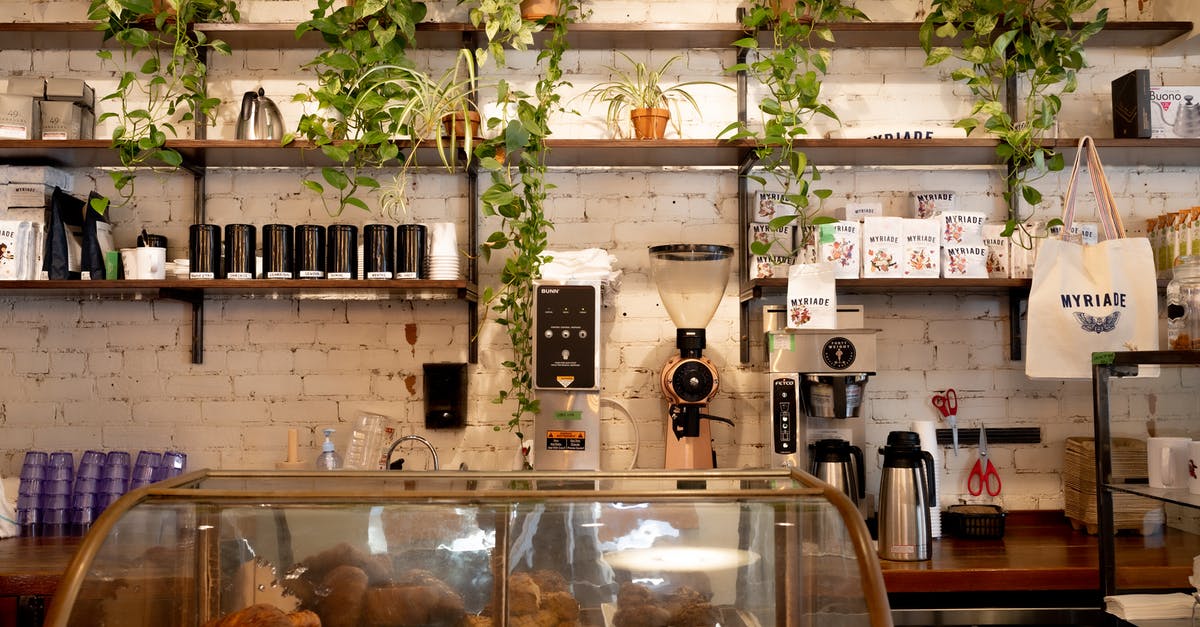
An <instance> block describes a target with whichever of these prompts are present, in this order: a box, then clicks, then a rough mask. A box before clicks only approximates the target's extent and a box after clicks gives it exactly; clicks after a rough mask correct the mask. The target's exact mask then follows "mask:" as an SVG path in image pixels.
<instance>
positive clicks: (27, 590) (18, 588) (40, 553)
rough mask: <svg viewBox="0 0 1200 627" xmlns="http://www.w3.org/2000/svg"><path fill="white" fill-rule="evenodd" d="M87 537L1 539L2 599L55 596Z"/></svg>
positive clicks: (0, 572) (0, 595) (0, 594)
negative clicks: (76, 553) (64, 575)
mask: <svg viewBox="0 0 1200 627" xmlns="http://www.w3.org/2000/svg"><path fill="white" fill-rule="evenodd" d="M82 541H83V538H74V537H64V538H6V539H4V540H0V597H17V596H46V597H48V596H52V595H53V594H54V591H55V590H57V589H58V580H59V578H60V577H62V574H63V573H64V572H66V570H67V565H68V564H70V563H71V558H72V557H73V556H74V555H75V549H76V548H77V547H78V546H79V544H80V543H81V542H82Z"/></svg>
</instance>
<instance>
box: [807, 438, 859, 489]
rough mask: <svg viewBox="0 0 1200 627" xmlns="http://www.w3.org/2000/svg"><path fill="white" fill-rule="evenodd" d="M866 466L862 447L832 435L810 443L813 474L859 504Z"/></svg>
mask: <svg viewBox="0 0 1200 627" xmlns="http://www.w3.org/2000/svg"><path fill="white" fill-rule="evenodd" d="M865 473H866V469H865V468H864V467H863V452H862V449H861V448H858V447H857V446H854V445H853V444H850V443H849V442H847V441H845V440H840V439H837V438H832V439H828V440H818V441H817V442H815V443H814V444H812V474H813V476H815V477H816V478H818V479H820V480H821V481H824V482H825V483H828V484H829V485H831V486H833V487H835V488H837V489H839V490H841V491H842V492H843V493H845V495H846V496H848V497H850V500H851V501H853V502H855V503H858V502H859V501H860V500H861V499H862V498H863V496H865V495H864V491H865V490H866V475H865Z"/></svg>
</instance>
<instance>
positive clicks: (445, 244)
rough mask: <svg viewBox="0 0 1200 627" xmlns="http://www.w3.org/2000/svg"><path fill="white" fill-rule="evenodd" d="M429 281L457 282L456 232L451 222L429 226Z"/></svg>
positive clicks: (435, 223)
mask: <svg viewBox="0 0 1200 627" xmlns="http://www.w3.org/2000/svg"><path fill="white" fill-rule="evenodd" d="M428 278H429V279H431V280H434V281H457V280H458V278H459V254H458V232H457V230H456V229H455V224H454V223H453V222H434V223H432V224H430V225H429V277H428Z"/></svg>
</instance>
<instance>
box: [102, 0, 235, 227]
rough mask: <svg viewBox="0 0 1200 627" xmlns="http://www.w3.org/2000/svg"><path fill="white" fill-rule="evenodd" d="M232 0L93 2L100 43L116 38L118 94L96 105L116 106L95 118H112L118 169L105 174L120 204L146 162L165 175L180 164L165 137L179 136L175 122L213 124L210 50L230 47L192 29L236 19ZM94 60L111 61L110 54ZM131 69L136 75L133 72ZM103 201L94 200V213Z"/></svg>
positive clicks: (216, 101)
mask: <svg viewBox="0 0 1200 627" xmlns="http://www.w3.org/2000/svg"><path fill="white" fill-rule="evenodd" d="M239 17H240V16H239V14H238V9H237V3H236V2H234V0H92V1H91V4H90V5H89V7H88V19H90V20H95V21H98V22H99V24H97V25H96V28H97V30H100V31H102V32H103V33H104V40H105V41H108V40H110V39H112V40H115V41H116V42H117V43H118V44H120V46H119V50H120V54H121V58H120V61H119V62H118V64H119V67H120V70H119V71H120V75H119V76H120V79H119V81H118V82H117V88H116V90H115V91H113V92H112V93H111V94H108V95H107V96H104V97H103V98H102V99H101V100H102V101H107V102H113V103H116V105H117V106H118V107H119V108H118V110H117V111H109V112H106V113H103V114H101V115H100V117H99V118H97V120H96V122H97V123H102V122H104V121H105V120H109V119H112V120H114V121H115V124H116V126H114V127H113V132H112V147H113V148H114V149H115V150H116V151H117V155H118V158H119V159H120V160H121V168H120V169H116V170H113V171H112V172H110V173H109V176H110V177H111V178H112V182H113V186H114V187H115V188H116V190H117V194H118V196H119V197H120V198H121V203H122V204H125V203H127V202H129V201H130V200H131V199H132V198H133V195H134V176H135V172H136V171H137V169H139V168H143V167H146V166H148V165H152V164H160V165H165V166H167V167H169V168H171V169H174V168H178V167H179V166H180V165H182V163H183V157H182V156H181V155H180V154H179V152H178V151H176V150H174V149H173V148H170V147H169V146H167V139H168V138H169V137H170V138H174V137H178V136H179V132H178V130H177V129H176V128H175V125H176V124H187V123H195V124H198V125H208V124H212V123H213V122H215V120H216V112H217V107H218V106H220V104H221V100H220V98H213V97H210V96H209V95H208V66H207V64H206V63H205V55H206V53H207V52H208V51H214V52H217V53H220V54H229V53H230V50H229V45H228V44H226V43H225V42H224V41H221V40H219V39H210V38H209V37H208V35H206V34H205V33H204V32H203V31H199V30H196V29H195V28H194V26H195V25H196V24H197V23H201V22H220V21H225V20H232V21H234V22H236V21H238V19H239ZM97 55H98V56H99V57H100V58H101V59H104V60H106V61H115V59H114V58H113V51H112V50H108V49H104V50H100V51H99V52H98V53H97ZM135 68H136V69H135ZM108 202H109V201H108V199H107V198H101V197H97V198H95V199H94V200H93V201H92V206H93V208H95V209H96V210H97V211H99V212H100V213H103V212H104V211H105V210H106V209H107V208H108Z"/></svg>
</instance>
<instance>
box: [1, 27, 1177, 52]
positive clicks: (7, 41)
mask: <svg viewBox="0 0 1200 627" xmlns="http://www.w3.org/2000/svg"><path fill="white" fill-rule="evenodd" d="M920 27H921V24H920V22H848V23H838V24H833V25H831V29H832V31H833V36H834V40H835V43H833V44H831V47H833V48H913V47H918V46H919V45H920V44H919V41H918V39H917V33H918V31H919V30H920ZM197 29H198V30H201V31H204V32H205V33H207V34H208V35H210V36H212V37H216V38H219V39H223V40H225V42H226V43H228V44H229V45H230V47H232V48H233V49H234V50H239V49H240V50H261V49H296V48H318V47H322V46H323V44H322V42H321V38H320V35H319V34H317V33H306V34H305V35H304V36H303V37H300V38H299V39H297V38H296V33H295V31H296V24H295V23H254V24H250V23H242V24H201V25H198V26H197ZM1191 30H1192V23H1191V22H1167V21H1155V22H1149V21H1138V22H1109V23H1108V25H1107V26H1105V28H1104V30H1102V31H1100V33H1098V34H1097V35H1096V36H1095V37H1093V38H1092V39H1090V40H1088V42H1087V45H1088V46H1089V47H1144V46H1161V45H1163V44H1166V43H1168V42H1170V41H1171V40H1173V39H1175V38H1177V37H1179V36H1181V35H1185V34H1187V33H1189V32H1191ZM0 33H2V34H3V35H4V36H3V37H0V49H10V50H11V49H30V48H70V49H84V48H99V47H100V46H101V45H109V46H111V45H112V43H111V42H110V43H109V44H104V42H103V41H102V39H101V33H100V32H99V31H97V30H96V24H95V23H93V22H13V23H7V24H0ZM744 34H745V31H744V30H743V29H742V26H741V24H738V23H736V22H720V23H703V24H701V23H698V24H690V23H688V24H671V23H667V24H661V23H660V24H645V25H643V24H618V23H602V22H583V23H579V24H573V25H572V26H571V28H570V34H569V36H568V42H569V43H570V45H571V47H572V48H577V49H591V50H596V49H607V48H632V49H679V48H728V47H730V45H731V44H732V43H733V42H734V41H735V40H737V39H739V38H741V37H742V36H744ZM762 36H763V37H768V36H769V33H765V34H763V35H762ZM544 37H545V35H544V34H543V35H539V36H538V37H537V38H536V39H537V43H539V44H540V42H541V41H542V40H543V39H544ZM482 38H483V34H482V31H479V30H478V29H475V28H474V27H472V26H471V25H470V24H466V23H455V22H450V23H432V22H425V23H422V24H418V25H417V47H419V48H427V49H441V50H452V49H455V48H460V47H463V46H464V45H468V44H469V43H470V42H478V41H482Z"/></svg>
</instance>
